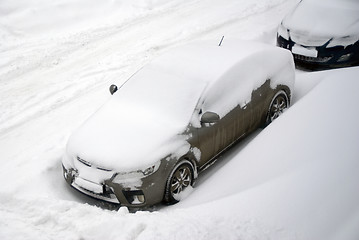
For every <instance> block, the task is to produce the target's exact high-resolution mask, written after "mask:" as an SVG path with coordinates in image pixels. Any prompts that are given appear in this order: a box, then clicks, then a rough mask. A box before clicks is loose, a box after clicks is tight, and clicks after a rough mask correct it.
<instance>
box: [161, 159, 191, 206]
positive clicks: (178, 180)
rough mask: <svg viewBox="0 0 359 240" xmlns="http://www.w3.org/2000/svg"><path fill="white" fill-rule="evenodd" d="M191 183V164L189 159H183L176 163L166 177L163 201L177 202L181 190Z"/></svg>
mask: <svg viewBox="0 0 359 240" xmlns="http://www.w3.org/2000/svg"><path fill="white" fill-rule="evenodd" d="M192 184H193V165H192V164H191V162H190V161H188V160H183V161H181V162H179V163H178V164H177V165H176V167H175V168H174V169H173V170H172V172H171V174H170V175H169V177H168V179H167V183H166V191H165V197H164V201H165V202H167V203H169V204H174V203H177V202H179V201H180V200H181V197H182V193H183V191H184V190H185V189H187V188H188V187H189V186H192Z"/></svg>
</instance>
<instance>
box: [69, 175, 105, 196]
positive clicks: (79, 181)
mask: <svg viewBox="0 0 359 240" xmlns="http://www.w3.org/2000/svg"><path fill="white" fill-rule="evenodd" d="M74 184H76V185H77V186H79V187H81V188H82V189H85V190H88V191H91V192H94V193H97V194H103V185H101V184H97V183H94V182H90V181H87V180H86V179H83V178H80V177H77V178H75V181H74Z"/></svg>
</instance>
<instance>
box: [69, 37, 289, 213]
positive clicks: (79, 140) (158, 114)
mask: <svg viewBox="0 0 359 240" xmlns="http://www.w3.org/2000/svg"><path fill="white" fill-rule="evenodd" d="M293 85H294V63H293V57H292V55H291V53H290V52H289V51H287V50H284V49H282V48H278V47H274V46H269V45H265V44H261V43H249V42H243V41H225V42H224V43H223V44H222V45H221V46H217V45H216V44H215V43H211V42H198V43H192V44H188V45H185V46H182V47H179V48H175V49H172V50H170V51H168V52H167V53H165V54H164V55H162V56H160V57H158V58H157V59H155V60H154V61H153V62H151V63H149V64H148V65H146V66H145V67H143V68H142V69H140V70H139V71H138V72H137V73H135V74H134V75H133V76H132V77H131V78H130V79H129V80H128V81H126V83H125V84H124V85H122V86H121V87H120V88H119V89H118V90H117V87H115V86H112V87H111V88H110V91H111V93H112V94H113V96H112V97H111V99H110V100H109V101H108V102H107V103H106V104H105V105H104V106H103V107H101V108H100V109H99V110H98V111H97V112H96V113H95V114H93V116H91V117H90V118H89V119H88V120H87V121H86V122H85V123H84V124H83V125H82V126H81V127H80V128H79V129H77V130H76V131H75V132H74V133H73V134H72V136H71V137H70V139H69V141H68V144H67V149H66V153H65V154H64V157H63V172H64V177H65V179H66V181H67V182H68V183H69V184H70V185H71V186H73V187H74V188H76V189H77V190H79V191H81V192H83V193H85V194H87V195H90V196H92V197H95V198H99V199H102V200H106V201H109V202H113V203H120V204H121V205H123V206H128V207H136V208H139V207H146V206H151V205H154V204H156V203H159V202H161V201H164V202H167V203H175V202H177V201H179V200H181V198H182V197H183V193H184V192H186V191H185V190H186V189H188V187H189V186H192V185H193V183H194V180H195V179H196V178H197V176H198V173H200V172H201V171H202V170H203V169H205V167H206V166H207V165H208V164H209V163H211V162H212V161H213V160H214V159H216V158H217V156H218V155H219V154H220V153H221V152H223V151H224V150H225V149H226V148H228V147H229V146H231V145H232V144H233V143H235V142H236V141H238V140H240V139H242V138H244V137H245V136H247V135H248V134H249V133H250V132H252V131H253V130H255V129H257V128H258V127H260V126H266V125H267V124H269V123H270V122H272V121H273V120H274V119H275V118H277V117H278V116H279V115H280V114H281V113H282V112H283V111H284V110H285V109H286V108H287V107H289V105H290V101H291V95H292V87H293Z"/></svg>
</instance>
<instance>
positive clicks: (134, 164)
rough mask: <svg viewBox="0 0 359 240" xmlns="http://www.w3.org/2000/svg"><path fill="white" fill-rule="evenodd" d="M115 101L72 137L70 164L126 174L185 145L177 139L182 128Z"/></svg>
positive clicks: (182, 139) (134, 105)
mask: <svg viewBox="0 0 359 240" xmlns="http://www.w3.org/2000/svg"><path fill="white" fill-rule="evenodd" d="M120 94H121V93H120ZM117 100H118V99H116V98H113V99H111V100H110V101H109V102H108V103H107V104H105V105H104V106H103V107H102V108H101V109H100V110H99V111H97V112H96V113H95V114H94V115H93V116H92V117H90V118H89V119H88V120H87V121H86V122H85V123H84V124H83V125H82V126H81V127H80V128H79V129H77V130H76V131H75V132H74V133H73V134H72V136H71V137H70V139H69V141H68V145H67V153H68V154H69V156H71V158H72V159H73V160H74V159H75V158H76V157H80V158H81V159H84V160H85V161H87V162H90V163H91V164H94V165H96V166H98V167H101V168H104V169H109V170H114V171H130V170H136V169H142V168H143V167H146V166H147V165H150V164H153V163H154V162H156V161H158V160H160V159H162V158H164V157H166V156H167V155H168V154H170V153H174V152H175V151H176V149H179V148H181V145H182V146H186V145H188V144H186V141H185V138H184V137H183V136H181V133H183V132H184V131H185V129H186V125H185V124H182V125H181V124H179V122H175V121H173V120H172V119H171V118H170V116H168V118H167V117H166V115H165V116H163V115H161V117H159V116H160V114H158V113H156V112H153V111H151V110H150V109H146V108H145V107H141V106H140V105H139V104H133V103H126V104H125V103H122V102H118V101H117ZM187 150H188V148H187Z"/></svg>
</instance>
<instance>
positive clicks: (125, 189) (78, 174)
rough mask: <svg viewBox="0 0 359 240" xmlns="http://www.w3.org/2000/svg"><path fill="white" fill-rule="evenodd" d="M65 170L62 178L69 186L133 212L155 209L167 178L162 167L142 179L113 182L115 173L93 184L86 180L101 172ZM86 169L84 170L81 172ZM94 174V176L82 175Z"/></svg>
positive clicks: (90, 180) (86, 169) (64, 168)
mask: <svg viewBox="0 0 359 240" xmlns="http://www.w3.org/2000/svg"><path fill="white" fill-rule="evenodd" d="M62 167H63V175H64V178H65V180H66V182H67V183H68V184H70V185H71V186H72V187H73V188H75V189H76V190H78V191H80V192H82V193H84V194H86V195H88V196H91V197H93V198H97V199H100V200H104V201H107V202H111V203H116V204H120V205H121V206H127V207H132V208H143V207H147V206H152V205H154V204H157V203H159V202H161V201H162V199H163V195H164V189H165V184H166V180H167V176H165V171H164V170H163V169H162V168H161V167H160V169H158V170H157V171H156V172H155V173H154V174H152V175H148V176H144V177H142V178H131V179H124V181H123V182H114V181H113V180H114V173H113V172H111V173H108V177H107V178H103V179H102V180H93V179H90V177H87V176H94V175H96V174H97V175H98V174H99V172H98V171H99V170H98V169H92V168H91V167H89V166H81V167H80V168H79V169H78V168H75V167H69V168H66V167H65V166H64V165H63V166H62ZM81 168H83V169H81ZM86 171H87V172H88V171H92V173H91V174H87V176H86V174H82V173H84V172H85V173H86Z"/></svg>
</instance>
